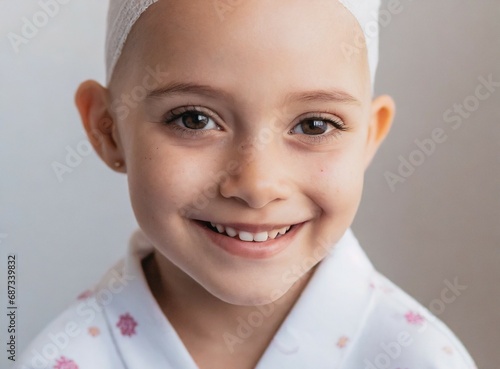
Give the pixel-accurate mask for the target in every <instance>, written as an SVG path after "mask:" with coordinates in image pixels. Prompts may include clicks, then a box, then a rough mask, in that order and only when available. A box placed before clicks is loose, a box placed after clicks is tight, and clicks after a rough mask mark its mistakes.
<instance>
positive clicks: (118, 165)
mask: <svg viewBox="0 0 500 369" xmlns="http://www.w3.org/2000/svg"><path fill="white" fill-rule="evenodd" d="M122 166H123V163H122V161H121V160H117V161H115V168H121V167H122Z"/></svg>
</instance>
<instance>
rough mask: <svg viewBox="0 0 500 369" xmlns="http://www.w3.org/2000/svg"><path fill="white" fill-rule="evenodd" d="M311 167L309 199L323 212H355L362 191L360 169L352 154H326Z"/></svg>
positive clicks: (362, 176)
mask: <svg viewBox="0 0 500 369" xmlns="http://www.w3.org/2000/svg"><path fill="white" fill-rule="evenodd" d="M325 156H326V157H325V158H323V160H321V161H318V162H317V164H315V165H313V166H311V169H310V171H311V176H310V185H311V186H312V189H313V191H314V193H313V194H311V197H313V198H314V202H315V203H316V204H318V206H320V207H321V210H322V211H324V212H325V213H330V214H331V213H335V215H336V216H338V215H339V214H342V213H346V215H347V214H351V213H352V212H353V211H354V212H355V210H356V209H357V206H358V205H359V201H360V199H361V193H362V190H363V178H364V169H363V165H362V164H363V161H362V158H361V157H360V155H356V153H354V152H339V153H328V154H327V155H325Z"/></svg>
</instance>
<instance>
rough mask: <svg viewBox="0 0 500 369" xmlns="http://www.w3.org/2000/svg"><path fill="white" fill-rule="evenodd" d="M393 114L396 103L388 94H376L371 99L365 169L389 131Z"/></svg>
mask: <svg viewBox="0 0 500 369" xmlns="http://www.w3.org/2000/svg"><path fill="white" fill-rule="evenodd" d="M395 114H396V104H395V103H394V100H393V99H392V97H390V96H389V95H381V96H378V97H376V98H375V99H374V100H373V101H372V112H371V118H370V123H369V127H368V137H367V142H366V151H365V170H366V169H367V168H368V166H369V165H370V163H371V162H372V160H373V157H374V156H375V153H376V152H377V150H378V148H379V147H380V144H381V143H382V142H383V141H384V139H385V137H386V136H387V134H388V133H389V131H390V129H391V126H392V122H393V120H394V115H395Z"/></svg>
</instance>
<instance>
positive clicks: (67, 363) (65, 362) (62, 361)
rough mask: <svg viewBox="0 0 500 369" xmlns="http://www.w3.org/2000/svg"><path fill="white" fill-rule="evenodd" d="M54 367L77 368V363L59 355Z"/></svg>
mask: <svg viewBox="0 0 500 369" xmlns="http://www.w3.org/2000/svg"><path fill="white" fill-rule="evenodd" d="M54 369H78V365H76V364H75V362H74V361H73V360H70V359H67V358H65V357H64V356H61V357H60V358H59V360H57V361H56V365H54Z"/></svg>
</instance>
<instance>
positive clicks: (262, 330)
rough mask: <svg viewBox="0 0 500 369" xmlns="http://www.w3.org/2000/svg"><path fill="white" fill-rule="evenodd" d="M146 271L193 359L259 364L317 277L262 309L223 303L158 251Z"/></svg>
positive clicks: (146, 262)
mask: <svg viewBox="0 0 500 369" xmlns="http://www.w3.org/2000/svg"><path fill="white" fill-rule="evenodd" d="M143 269H144V272H145V275H146V279H147V281H148V284H149V286H150V288H151V291H152V293H153V295H154V297H155V299H156V301H157V302H158V304H159V306H160V308H161V309H162V311H163V313H164V314H165V316H166V317H167V319H168V320H169V322H170V324H171V325H172V326H173V327H174V329H175V330H176V332H177V334H178V335H179V337H180V338H181V340H182V342H183V343H184V345H185V347H186V348H187V349H188V351H190V353H191V355H192V356H193V357H194V356H195V355H194V352H207V351H209V350H210V351H212V352H214V353H218V354H219V355H222V356H227V355H229V354H233V355H232V356H234V357H240V355H247V356H249V355H252V356H254V357H255V358H257V359H258V358H259V357H260V356H261V355H262V354H263V353H264V351H265V349H266V347H267V346H268V345H269V343H270V342H271V340H272V338H273V336H274V335H275V333H276V331H277V330H278V328H279V326H280V325H281V323H282V322H283V321H284V319H285V318H286V316H287V314H288V313H289V311H290V309H291V308H292V307H293V305H294V304H295V302H296V301H297V299H298V298H299V296H300V293H301V292H302V290H303V289H304V288H305V286H306V284H307V282H308V281H309V279H310V277H311V275H312V273H313V270H311V271H310V272H309V273H308V274H307V275H304V276H303V277H302V278H301V279H300V280H299V281H297V282H296V283H295V284H294V285H293V286H292V288H290V290H289V291H288V292H287V293H286V294H285V295H284V296H282V297H281V298H280V300H279V301H277V302H275V303H271V304H269V305H262V306H259V307H256V306H238V305H233V304H229V303H226V302H224V301H222V300H220V299H218V298H217V297H215V296H213V295H211V294H210V293H209V292H208V291H206V290H205V288H204V287H202V286H201V285H199V284H198V283H197V282H196V281H194V280H193V279H192V278H191V277H189V276H188V275H186V274H185V273H184V272H182V271H181V270H180V269H179V268H177V267H176V266H175V265H173V264H172V263H171V262H170V261H169V260H167V259H166V258H164V257H162V256H161V255H159V254H157V253H156V252H155V253H153V254H152V255H150V256H149V257H147V258H146V259H144V261H143ZM271 305H272V306H271ZM256 312H257V313H259V316H261V317H262V320H260V321H261V322H262V323H261V324H260V325H258V326H257V327H254V326H255V325H256V324H253V325H250V324H249V317H251V316H255V313H256ZM252 313H253V314H252Z"/></svg>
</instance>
